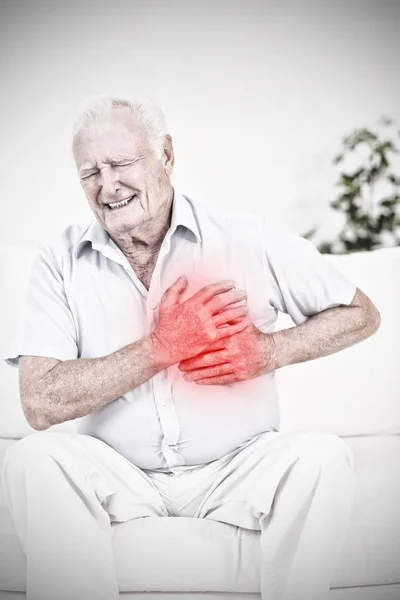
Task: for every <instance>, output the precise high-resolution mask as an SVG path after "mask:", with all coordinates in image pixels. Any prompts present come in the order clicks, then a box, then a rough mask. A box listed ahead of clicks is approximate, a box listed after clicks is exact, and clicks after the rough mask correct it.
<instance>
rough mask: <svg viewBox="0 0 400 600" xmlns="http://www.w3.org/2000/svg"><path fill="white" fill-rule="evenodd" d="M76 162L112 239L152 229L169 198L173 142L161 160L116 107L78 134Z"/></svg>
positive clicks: (141, 132)
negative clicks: (154, 221)
mask: <svg viewBox="0 0 400 600" xmlns="http://www.w3.org/2000/svg"><path fill="white" fill-rule="evenodd" d="M73 150H74V156H75V161H76V165H77V168H78V173H79V178H80V182H81V185H82V188H83V190H84V192H85V194H86V197H87V199H88V201H89V204H90V207H91V209H92V211H93V212H94V214H95V216H96V218H97V220H98V221H99V222H100V223H101V225H102V226H103V227H104V229H105V230H106V231H108V233H109V234H110V235H111V236H112V237H118V235H124V234H126V233H128V232H131V233H134V231H135V230H137V229H138V228H139V229H141V230H143V229H146V228H150V227H151V223H152V221H153V220H154V219H156V218H157V215H159V214H160V213H161V212H162V208H163V206H164V205H165V203H166V201H168V199H169V198H170V197H171V194H172V186H171V182H170V175H171V172H172V168H173V162H174V158H173V150H172V140H171V138H170V137H169V136H167V139H166V141H165V148H164V153H163V155H162V156H161V158H158V157H157V155H156V153H155V152H154V150H153V149H152V147H151V146H150V143H149V141H148V137H147V133H146V131H145V129H144V127H143V125H142V124H141V123H139V122H138V121H137V119H136V117H135V116H134V115H132V113H131V112H130V111H129V109H128V108H126V107H116V108H114V109H112V111H110V113H109V114H108V115H107V116H105V117H104V118H103V119H101V120H99V121H97V122H95V123H93V124H91V125H90V127H89V128H88V129H86V130H83V131H81V132H80V133H78V135H77V137H76V139H75V140H74V146H73Z"/></svg>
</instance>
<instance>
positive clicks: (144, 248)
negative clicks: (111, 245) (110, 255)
mask: <svg viewBox="0 0 400 600" xmlns="http://www.w3.org/2000/svg"><path fill="white" fill-rule="evenodd" d="M173 196H174V191H173V190H171V193H170V194H169V195H168V197H167V198H166V201H165V202H163V204H161V206H160V207H159V209H158V211H157V213H156V215H155V216H153V217H152V218H151V219H150V220H149V221H146V222H144V223H142V224H141V225H140V226H139V227H137V228H135V229H134V230H133V231H128V232H124V233H123V234H121V235H117V236H112V237H113V240H114V242H115V243H116V244H117V245H118V246H119V247H120V248H121V250H122V252H123V253H124V254H125V256H126V257H127V258H128V260H129V259H132V258H134V257H135V256H137V254H138V253H139V254H142V255H143V254H145V255H148V256H151V255H157V254H158V252H159V250H160V247H161V244H162V242H163V239H164V237H165V235H166V233H167V231H168V229H169V227H170V225H171V215H172V201H173Z"/></svg>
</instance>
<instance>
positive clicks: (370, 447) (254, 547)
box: [0, 436, 400, 592]
mask: <svg viewBox="0 0 400 600" xmlns="http://www.w3.org/2000/svg"><path fill="white" fill-rule="evenodd" d="M345 441H346V443H347V444H348V445H349V446H350V447H351V449H352V450H353V452H354V457H355V463H354V467H355V473H356V478H357V488H356V497H355V502H354V506H353V512H352V518H351V522H350V527H349V531H348V535H347V540H346V543H345V546H344V548H343V552H342V556H341V559H340V562H339V564H338V567H337V570H336V573H335V575H334V578H333V581H332V587H347V586H357V585H378V584H391V583H399V582H400V564H399V560H398V557H399V556H400V503H399V502H398V498H399V497H400V471H399V468H398V462H399V456H400V436H382V437H380V436H375V437H373V436H371V437H358V438H357V437H354V438H347V439H346V440H345ZM12 443H15V442H14V441H13V440H0V465H1V461H2V456H4V453H5V451H6V448H7V447H8V446H9V445H11V444H12ZM0 499H1V496H0ZM112 532H113V546H114V554H115V557H116V568H117V576H118V582H119V586H120V590H121V591H151V590H153V591H161V590H163V591H168V590H171V591H206V590H210V591H221V592H222V591H227V592H228V591H243V592H245V591H246V592H259V578H260V559H261V556H260V548H259V535H260V534H259V532H257V531H250V530H244V529H240V528H237V527H233V526H232V525H228V524H225V523H218V522H215V521H212V520H210V519H204V520H198V519H188V518H183V517H174V518H164V519H150V518H148V519H135V520H132V521H128V522H125V523H113V525H112ZM155 561H156V563H157V568H156V569H154V562H155ZM150 565H151V567H150ZM200 565H201V567H200ZM25 566H26V563H25V557H24V554H23V552H22V548H21V546H20V544H19V542H18V539H17V536H16V532H15V529H14V526H13V523H12V521H11V517H10V514H9V511H8V510H7V508H6V506H5V505H4V499H3V503H1V502H0V589H8V590H13V591H25Z"/></svg>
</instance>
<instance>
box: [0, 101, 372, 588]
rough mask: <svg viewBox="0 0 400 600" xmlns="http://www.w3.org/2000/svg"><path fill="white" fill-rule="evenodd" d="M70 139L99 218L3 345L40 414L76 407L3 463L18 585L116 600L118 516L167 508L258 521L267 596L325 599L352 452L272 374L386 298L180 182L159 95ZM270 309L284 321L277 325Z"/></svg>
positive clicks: (43, 264) (253, 525)
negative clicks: (282, 392)
mask: <svg viewBox="0 0 400 600" xmlns="http://www.w3.org/2000/svg"><path fill="white" fill-rule="evenodd" d="M73 152H74V157H75V161H76V165H77V169H78V173H79V178H80V182H81V185H82V187H83V190H84V192H85V194H86V197H87V199H88V202H89V204H90V207H91V209H92V211H93V213H94V216H95V219H94V220H93V221H92V222H91V224H90V225H89V226H88V227H86V228H85V227H79V226H76V225H73V226H70V227H67V228H66V229H65V231H64V232H63V234H62V235H61V236H60V237H59V238H57V239H55V240H53V241H52V242H51V243H47V244H44V245H43V246H42V248H41V251H40V253H39V255H38V257H37V260H36V262H35V264H34V267H33V270H32V274H31V279H30V287H29V293H28V297H27V305H26V313H25V321H24V326H23V328H22V333H21V336H20V337H19V339H18V341H17V345H16V346H15V352H14V354H13V353H12V352H10V355H9V356H8V359H7V360H8V362H9V363H10V364H14V365H18V364H19V373H20V392H21V402H22V406H23V410H24V413H25V416H26V418H27V420H28V422H29V423H30V424H31V425H32V427H34V428H35V429H36V430H45V429H46V428H48V427H49V426H51V425H53V424H56V423H62V422H64V421H68V420H70V419H76V418H79V419H78V420H77V427H78V431H79V433H78V434H72V433H71V434H67V433H54V434H52V435H49V434H47V433H42V432H36V433H34V434H32V435H30V436H28V437H25V438H24V439H22V440H20V441H18V442H17V443H16V444H14V445H13V446H12V447H11V448H10V449H9V450H8V452H7V455H6V458H5V462H4V468H3V473H2V475H3V483H4V486H5V492H6V497H7V502H8V505H9V508H10V511H11V513H12V516H13V519H14V522H15V525H16V529H17V532H18V535H19V538H20V541H21V544H22V547H23V550H24V552H25V554H26V558H27V597H28V600H56V599H57V600H116V599H117V598H118V585H117V578H116V572H115V566H114V559H113V551H112V543H111V523H112V522H117V521H118V522H122V521H127V520H129V519H135V518H139V517H168V516H185V517H195V518H202V519H215V520H217V521H221V522H225V523H231V524H234V525H236V526H239V527H244V528H249V529H256V530H259V531H260V532H261V534H260V540H261V542H260V552H261V582H260V585H261V596H262V599H263V600H278V598H279V599H280V600H323V599H325V598H327V595H328V590H329V585H330V581H331V578H332V576H333V573H334V570H335V568H336V564H337V561H338V559H339V556H340V551H341V548H342V544H343V542H344V538H345V534H346V529H347V525H348V519H349V515H350V511H351V505H352V500H353V492H354V474H353V470H352V466H353V457H352V455H351V452H350V450H349V448H348V447H347V446H346V444H345V443H344V442H343V441H342V440H341V439H340V438H339V437H337V436H335V435H333V434H329V433H324V432H318V431H309V432H298V433H282V432H280V431H279V409H278V398H277V391H276V386H275V379H274V372H275V370H276V369H279V368H282V367H284V366H285V365H289V364H292V363H296V362H300V361H306V360H312V359H315V358H318V357H320V356H324V355H328V354H331V353H333V352H337V351H339V350H341V349H342V348H345V347H348V346H350V345H352V344H355V343H357V342H359V341H361V340H363V339H365V338H367V337H368V336H370V335H372V334H373V333H374V332H375V331H376V330H377V328H378V327H379V323H380V316H379V312H378V311H377V309H376V308H375V306H374V305H373V304H372V303H371V301H370V300H369V299H368V297H367V296H366V295H365V294H364V293H363V292H362V291H361V290H359V289H358V288H356V286H355V285H354V284H353V283H351V282H350V281H348V280H347V279H346V278H345V277H344V276H343V275H342V274H341V273H340V272H338V271H337V270H336V269H335V268H334V267H333V266H332V265H331V264H330V263H329V262H328V261H326V259H325V258H324V257H322V256H321V255H320V254H319V252H318V251H317V250H316V249H315V248H314V246H313V245H312V244H311V243H310V242H308V241H306V240H304V239H303V238H301V237H300V236H296V235H292V234H290V233H288V232H286V231H284V230H283V229H282V230H280V229H277V228H276V227H273V226H271V225H270V224H268V222H267V219H264V218H263V217H261V216H258V217H257V216H252V215H249V216H243V215H240V216H229V215H225V214H217V213H216V212H214V211H211V212H210V211H206V210H204V208H203V207H202V206H200V205H199V204H198V203H197V202H194V201H193V200H192V199H190V198H188V197H186V196H183V195H181V194H179V193H178V192H177V190H175V189H174V188H173V186H172V184H171V174H172V170H173V166H174V152H173V145H172V140H171V137H170V136H169V135H168V134H167V128H166V125H165V120H164V117H163V114H162V112H161V111H160V109H159V108H158V107H157V106H155V105H154V104H153V103H152V102H150V101H138V100H129V99H126V98H112V97H102V98H100V99H95V100H93V101H92V102H91V103H89V105H88V106H87V107H86V108H85V110H84V111H83V112H82V114H81V115H80V116H79V118H78V120H77V123H76V127H75V130H74V136H73ZM278 311H282V312H286V313H288V314H290V315H291V317H292V318H293V320H294V322H295V323H296V326H295V327H293V328H291V329H288V330H285V331H280V332H274V324H275V321H276V318H277V312H278ZM323 401H324V399H323V398H321V402H323ZM299 402H301V398H299ZM199 568H201V565H199Z"/></svg>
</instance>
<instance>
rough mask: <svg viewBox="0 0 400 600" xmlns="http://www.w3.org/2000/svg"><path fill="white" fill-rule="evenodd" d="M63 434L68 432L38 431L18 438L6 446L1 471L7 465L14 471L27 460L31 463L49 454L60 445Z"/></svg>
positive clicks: (5, 469) (24, 464)
mask: <svg viewBox="0 0 400 600" xmlns="http://www.w3.org/2000/svg"><path fill="white" fill-rule="evenodd" d="M65 435H68V434H62V433H47V432H45V431H38V432H37V433H32V434H30V435H27V436H25V437H24V438H22V439H20V440H18V441H17V442H15V444H13V445H12V446H10V447H9V448H8V450H7V452H6V454H5V456H4V462H3V473H5V472H6V471H7V470H8V468H9V467H12V469H13V471H14V470H15V469H16V468H18V467H25V466H26V464H27V463H28V462H29V463H30V464H32V462H34V461H35V460H36V459H37V458H38V457H41V456H51V455H52V454H53V453H54V452H55V451H56V450H55V449H56V448H57V447H60V444H62V439H63V436H65ZM4 476H5V475H4Z"/></svg>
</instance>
